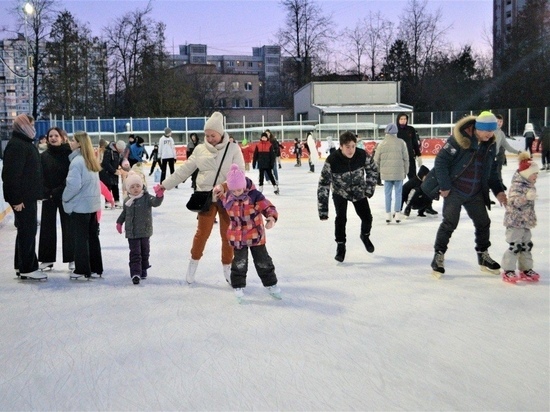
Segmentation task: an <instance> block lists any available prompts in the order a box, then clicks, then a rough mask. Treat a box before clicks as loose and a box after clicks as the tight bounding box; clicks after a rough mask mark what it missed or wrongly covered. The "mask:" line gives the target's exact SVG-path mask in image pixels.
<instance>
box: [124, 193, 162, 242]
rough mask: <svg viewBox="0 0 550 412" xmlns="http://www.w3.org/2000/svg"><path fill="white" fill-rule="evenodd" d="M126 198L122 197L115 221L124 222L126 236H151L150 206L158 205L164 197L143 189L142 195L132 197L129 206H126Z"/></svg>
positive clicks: (151, 217)
mask: <svg viewBox="0 0 550 412" xmlns="http://www.w3.org/2000/svg"><path fill="white" fill-rule="evenodd" d="M128 199H130V198H129V197H127V198H126V199H124V207H123V209H122V212H121V213H120V216H119V217H118V219H117V220H116V222H117V223H120V224H123V223H124V229H125V232H126V238H128V239H140V238H143V237H151V236H153V213H152V208H153V207H157V206H160V205H161V204H162V200H163V199H164V197H156V196H153V195H150V194H149V193H148V192H147V190H145V192H144V193H143V196H141V197H140V198H139V199H134V201H133V202H132V204H131V205H130V206H126V201H127V200H128Z"/></svg>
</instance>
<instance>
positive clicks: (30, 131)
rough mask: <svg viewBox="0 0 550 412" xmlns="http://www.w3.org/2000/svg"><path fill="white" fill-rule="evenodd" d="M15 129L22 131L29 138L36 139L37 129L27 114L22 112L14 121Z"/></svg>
mask: <svg viewBox="0 0 550 412" xmlns="http://www.w3.org/2000/svg"><path fill="white" fill-rule="evenodd" d="M13 130H14V131H16V132H18V133H22V134H24V135H25V136H27V137H28V138H29V139H34V136H36V130H35V128H34V126H33V125H32V124H31V121H30V120H29V118H28V116H27V115H26V114H20V115H19V116H17V117H16V118H15V120H14V121H13Z"/></svg>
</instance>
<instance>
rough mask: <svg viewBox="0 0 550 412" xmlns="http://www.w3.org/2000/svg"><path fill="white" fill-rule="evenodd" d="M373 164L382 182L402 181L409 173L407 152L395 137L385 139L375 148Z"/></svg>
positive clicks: (405, 147) (401, 142) (387, 135)
mask: <svg viewBox="0 0 550 412" xmlns="http://www.w3.org/2000/svg"><path fill="white" fill-rule="evenodd" d="M374 163H376V167H377V168H378V171H379V172H380V179H382V180H404V179H405V177H407V172H408V171H409V152H408V151H407V145H406V144H405V142H404V141H403V140H401V139H399V138H398V137H397V136H396V135H392V134H386V137H385V138H384V140H383V141H382V142H380V144H379V145H378V146H377V147H376V151H375V152H374Z"/></svg>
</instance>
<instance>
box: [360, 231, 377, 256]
mask: <svg viewBox="0 0 550 412" xmlns="http://www.w3.org/2000/svg"><path fill="white" fill-rule="evenodd" d="M360 238H361V240H362V241H363V244H364V245H365V249H367V252H369V253H372V252H374V245H373V244H372V242H371V241H370V233H367V234H361V236H360Z"/></svg>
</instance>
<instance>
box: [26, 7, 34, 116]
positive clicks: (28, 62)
mask: <svg viewBox="0 0 550 412" xmlns="http://www.w3.org/2000/svg"><path fill="white" fill-rule="evenodd" d="M33 13H34V6H33V5H32V4H31V3H29V2H27V3H25V5H24V6H23V14H24V15H25V46H26V47H25V54H26V59H27V97H28V100H29V114H32V92H31V74H30V72H31V62H30V60H29V38H28V34H27V25H28V20H27V18H28V16H31V15H32V14H33Z"/></svg>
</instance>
